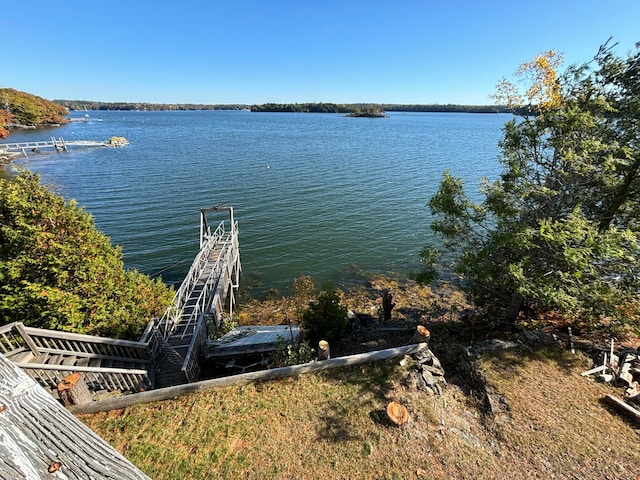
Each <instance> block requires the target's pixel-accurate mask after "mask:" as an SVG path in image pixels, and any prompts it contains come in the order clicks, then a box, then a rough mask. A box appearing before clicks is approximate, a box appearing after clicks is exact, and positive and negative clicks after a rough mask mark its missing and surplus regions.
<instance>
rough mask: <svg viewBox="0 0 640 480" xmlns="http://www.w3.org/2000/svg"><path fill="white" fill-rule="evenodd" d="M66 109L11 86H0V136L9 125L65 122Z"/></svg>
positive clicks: (4, 133)
mask: <svg viewBox="0 0 640 480" xmlns="http://www.w3.org/2000/svg"><path fill="white" fill-rule="evenodd" d="M67 113H68V111H67V109H66V108H65V107H62V106H60V105H58V104H56V103H54V102H51V101H49V100H45V99H44V98H41V97H38V96H36V95H31V94H29V93H25V92H20V91H18V90H14V89H13V88H0V138H6V137H7V135H8V134H9V127H10V126H11V125H28V126H40V125H54V124H60V123H65V122H66V121H67V120H66V119H65V115H67Z"/></svg>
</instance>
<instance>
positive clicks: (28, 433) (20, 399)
mask: <svg viewBox="0 0 640 480" xmlns="http://www.w3.org/2000/svg"><path fill="white" fill-rule="evenodd" d="M0 406H1V407H2V408H1V410H2V411H0V478H2V479H20V478H23V479H47V478H67V479H70V480H84V479H88V478H93V479H96V480H98V479H99V480H137V479H145V480H149V477H148V476H147V475H145V474H144V473H143V472H141V471H140V470H139V469H137V468H136V467H135V466H134V465H132V464H131V463H130V462H129V461H128V460H126V459H125V458H124V457H123V456H122V455H120V454H119V453H118V452H117V451H116V450H115V449H113V448H112V447H111V446H110V445H109V444H107V443H106V442H105V441H104V440H102V439H101V438H100V437H98V436H97V435H96V434H95V433H93V432H92V431H91V430H90V429H89V428H88V427H86V426H85V425H84V424H82V423H81V422H80V421H79V420H77V419H76V418H75V417H74V416H73V415H72V414H71V413H69V411H67V410H66V409H65V408H64V407H62V405H60V403H59V402H58V401H56V400H55V399H54V398H53V397H52V396H51V395H49V394H48V393H47V392H46V391H45V390H44V389H42V387H40V386H39V385H38V384H37V383H36V382H35V381H33V380H32V379H31V378H29V377H28V376H27V375H26V374H25V373H24V372H23V371H22V370H21V369H20V368H19V367H17V366H16V365H15V364H13V363H12V362H11V361H9V360H7V359H6V358H5V357H4V356H3V355H0ZM50 468H52V469H53V468H57V469H58V472H57V473H50V472H49V469H50Z"/></svg>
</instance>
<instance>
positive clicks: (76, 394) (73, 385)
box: [58, 372, 92, 407]
mask: <svg viewBox="0 0 640 480" xmlns="http://www.w3.org/2000/svg"><path fill="white" fill-rule="evenodd" d="M58 396H59V397H60V400H62V404H63V405H64V406H65V407H68V406H70V405H83V404H85V403H89V402H91V401H92V397H91V392H90V391H89V388H88V387H87V384H86V383H85V382H84V380H83V379H82V376H81V375H80V373H77V372H76V373H72V374H71V375H67V376H66V377H64V378H63V379H62V382H60V383H59V384H58Z"/></svg>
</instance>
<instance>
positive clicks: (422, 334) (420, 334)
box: [409, 325, 431, 343]
mask: <svg viewBox="0 0 640 480" xmlns="http://www.w3.org/2000/svg"><path fill="white" fill-rule="evenodd" d="M430 337H431V332H430V331H429V330H428V329H427V327H424V326H422V325H418V326H417V327H416V331H415V333H414V334H413V337H411V340H409V343H423V342H428V341H429V338H430Z"/></svg>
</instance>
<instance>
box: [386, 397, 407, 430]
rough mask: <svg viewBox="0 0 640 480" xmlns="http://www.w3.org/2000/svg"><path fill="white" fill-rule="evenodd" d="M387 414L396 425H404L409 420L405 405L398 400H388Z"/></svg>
mask: <svg viewBox="0 0 640 480" xmlns="http://www.w3.org/2000/svg"><path fill="white" fill-rule="evenodd" d="M387 416H388V417H389V420H391V421H392V422H393V423H394V424H396V425H404V424H405V423H407V422H408V421H409V411H408V410H407V407H405V406H404V405H402V404H401V403H399V402H390V403H389V404H388V405H387Z"/></svg>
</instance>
